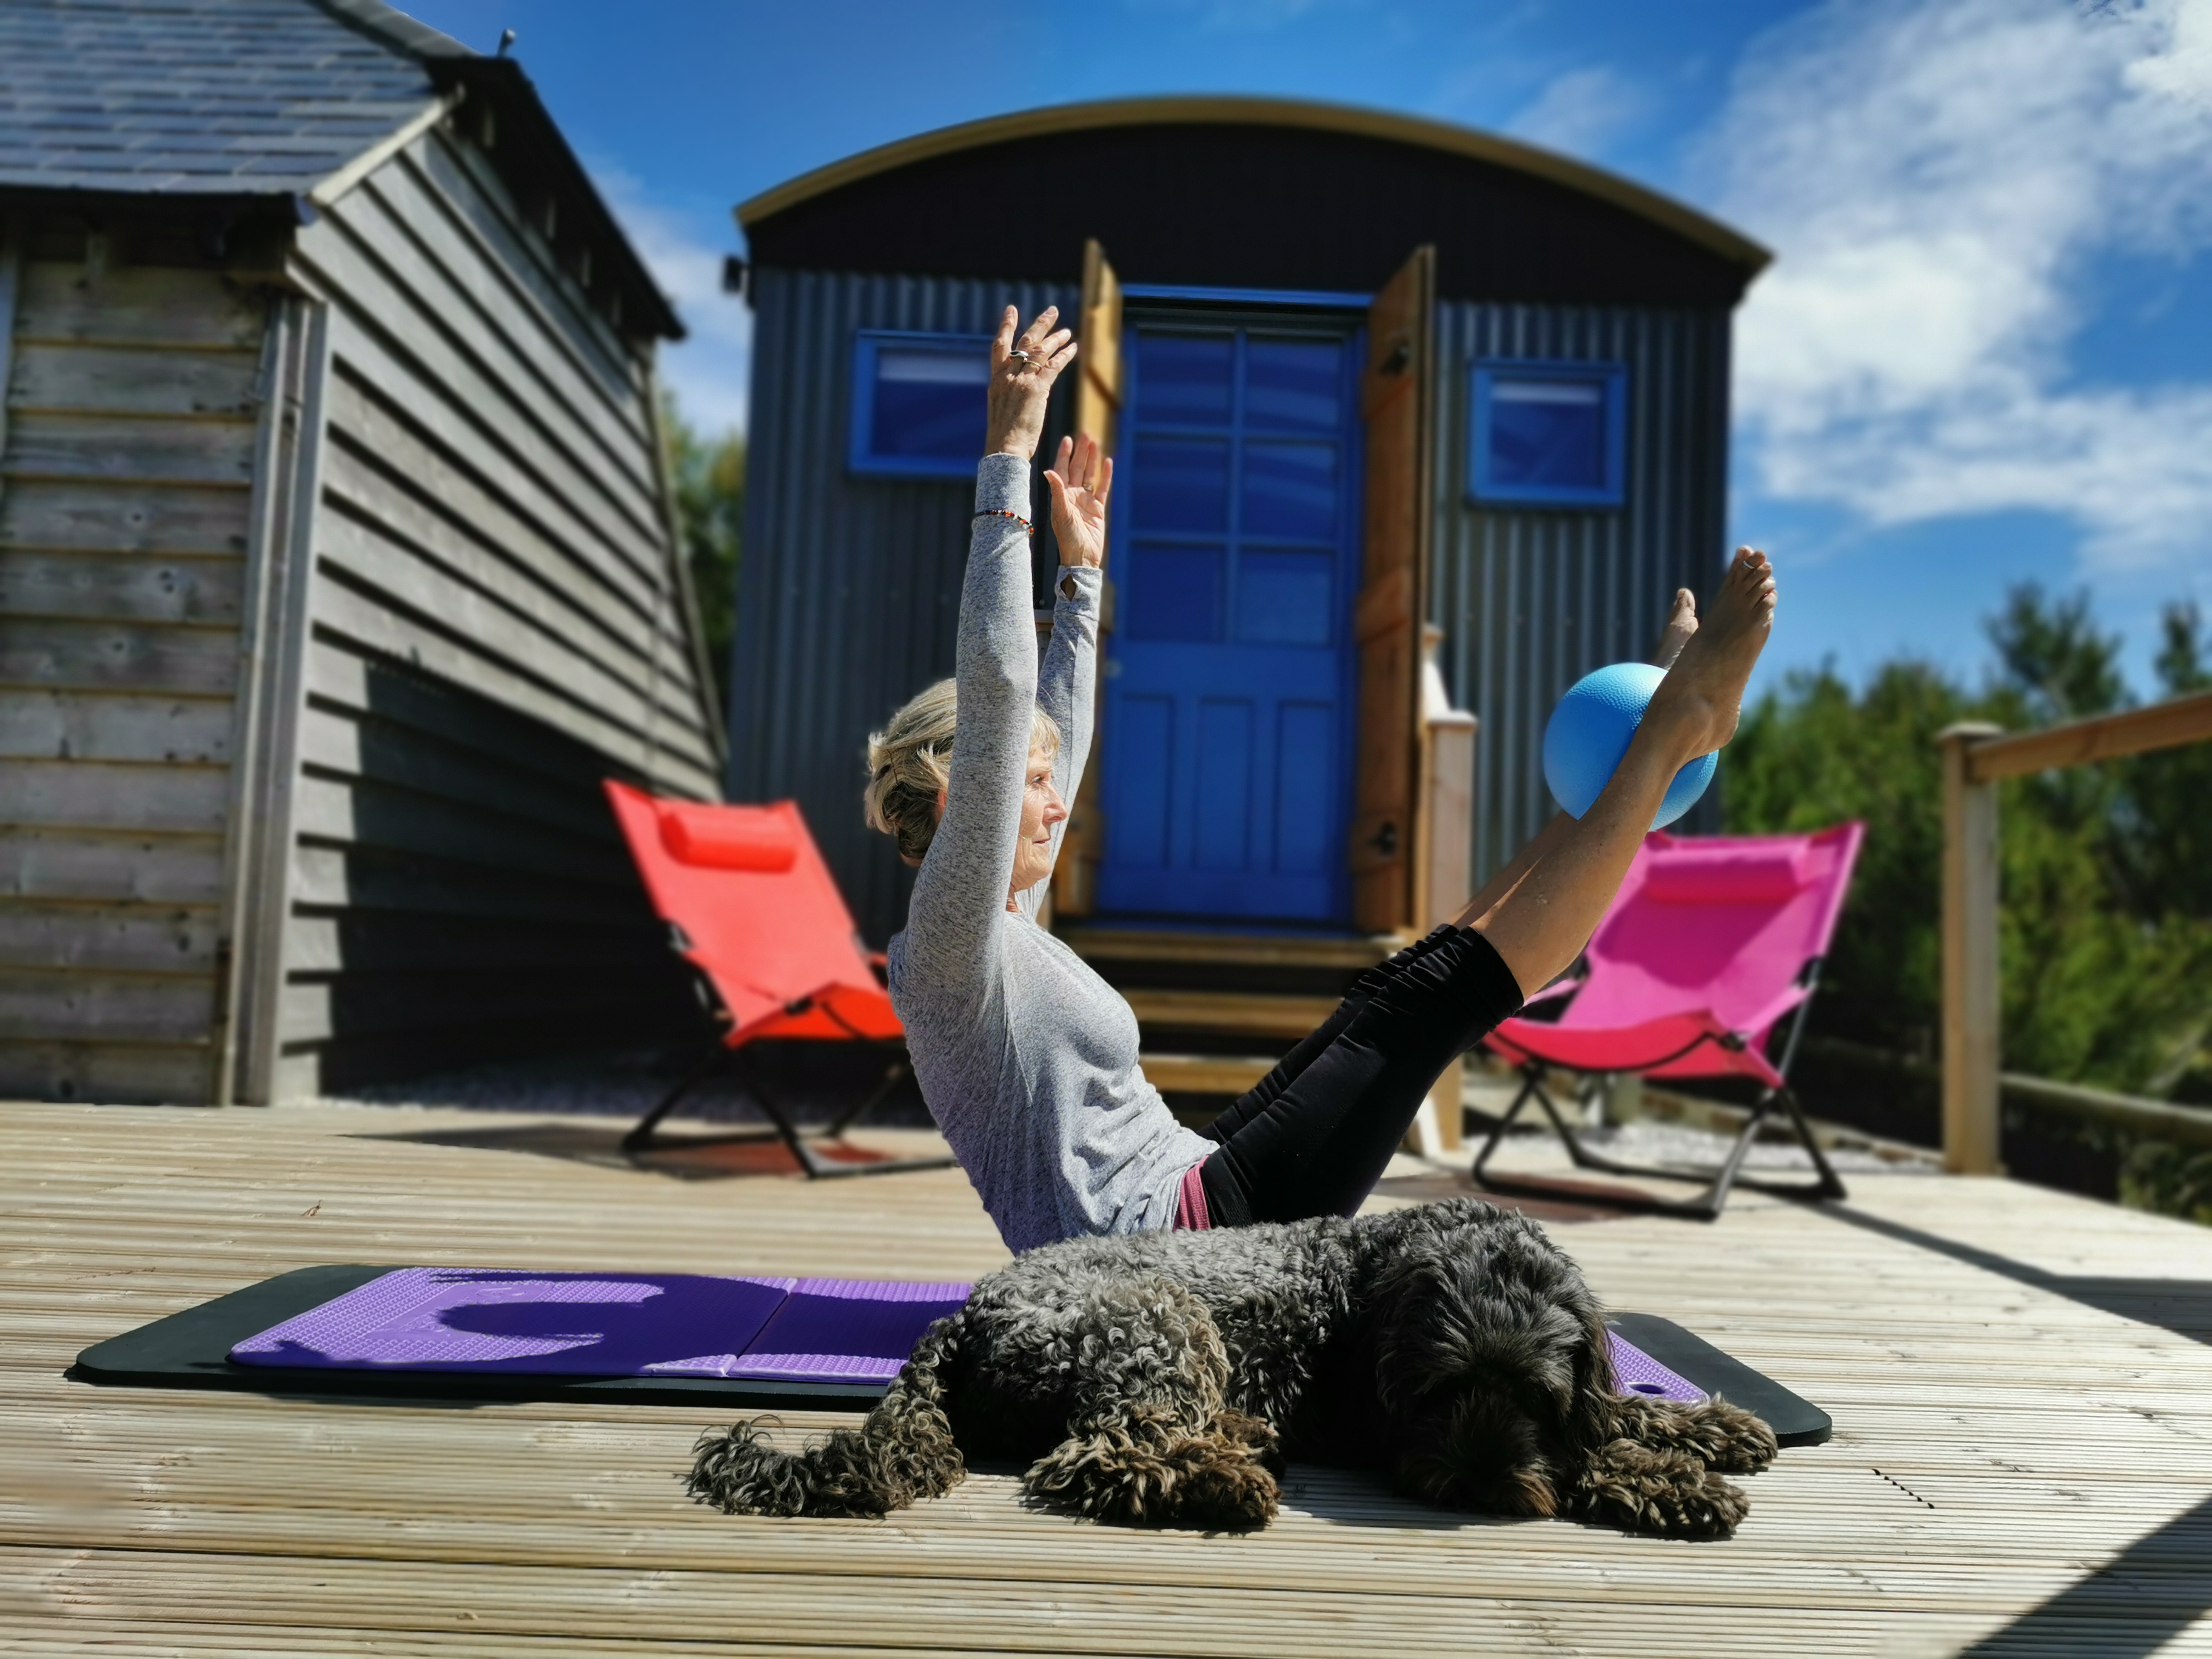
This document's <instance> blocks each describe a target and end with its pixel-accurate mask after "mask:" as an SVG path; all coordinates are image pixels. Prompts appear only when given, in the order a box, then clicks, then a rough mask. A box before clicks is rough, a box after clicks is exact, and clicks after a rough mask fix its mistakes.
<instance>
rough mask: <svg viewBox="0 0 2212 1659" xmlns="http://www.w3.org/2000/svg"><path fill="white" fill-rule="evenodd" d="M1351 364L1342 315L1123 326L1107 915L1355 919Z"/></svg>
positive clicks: (1102, 883)
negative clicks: (1308, 324)
mask: <svg viewBox="0 0 2212 1659" xmlns="http://www.w3.org/2000/svg"><path fill="white" fill-rule="evenodd" d="M1358 369H1359V355H1358V336H1357V334H1356V333H1355V332H1354V331H1352V330H1350V329H1340V330H1335V331H1329V330H1328V328H1327V327H1326V325H1322V326H1317V327H1313V328H1310V329H1308V330H1306V331H1299V329H1298V328H1297V327H1296V326H1294V325H1280V324H1278V325H1272V326H1271V325H1261V324H1260V323H1257V322H1254V323H1251V324H1249V325H1245V326H1231V325H1225V324H1216V325H1207V324H1206V323H1203V322H1194V323H1187V324H1175V325H1167V324H1162V325H1156V326H1148V325H1144V324H1143V323H1141V322H1139V324H1138V325H1137V326H1136V327H1135V328H1134V330H1133V333H1132V335H1131V336H1130V349H1129V354H1128V358H1127V376H1128V378H1127V384H1126V386H1125V397H1126V402H1125V403H1124V405H1123V416H1122V419H1123V425H1122V433H1123V437H1122V441H1121V445H1120V453H1121V463H1120V465H1121V467H1122V468H1123V469H1124V470H1123V471H1122V473H1121V478H1120V480H1119V488H1118V489H1117V491H1116V494H1117V495H1120V496H1121V499H1120V501H1118V502H1117V507H1118V510H1117V511H1116V513H1115V515H1114V519H1115V522H1114V529H1113V536H1114V547H1113V550H1112V554H1111V564H1110V568H1111V570H1112V572H1113V574H1114V582H1115V613H1116V614H1115V631H1114V633H1113V634H1112V635H1109V647H1108V648H1109V660H1108V663H1107V665H1106V675H1107V678H1106V682H1105V690H1106V706H1105V711H1104V720H1103V733H1102V744H1103V761H1104V764H1105V775H1104V799H1103V801H1102V803H1101V805H1103V808H1104V813H1105V819H1106V823H1105V830H1106V851H1105V859H1104V860H1103V864H1102V866H1101V868H1100V870H1099V874H1098V899H1097V903H1098V908H1099V909H1100V910H1102V911H1105V912H1111V913H1116V914H1119V915H1125V916H1130V915H1154V916H1169V917H1189V918H1194V919H1197V918H1218V919H1220V920H1223V921H1280V922H1303V923H1307V924H1313V923H1321V924H1328V923H1340V922H1344V921H1347V920H1348V918H1349V915H1350V911H1349V882H1348V879H1347V875H1346V866H1345V855H1344V836H1345V828H1346V823H1347V821H1348V820H1349V818H1350V817H1351V797H1350V789H1351V775H1352V769H1351V761H1352V753H1351V748H1352V742H1351V738H1352V710H1353V698H1352V684H1353V672H1352V671H1353V653H1352V638H1351V634H1352V628H1351V623H1352V598H1353V594H1354V591H1355V589H1356V587H1357V586H1358V547H1359V530H1358V525H1359V519H1358V510H1357V508H1358V501H1359V499H1360V498H1359V493H1358V477H1357V474H1358V459H1359V447H1358V384H1359V380H1358ZM1124 490H1126V492H1127V494H1126V495H1122V494H1121V491H1124Z"/></svg>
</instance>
